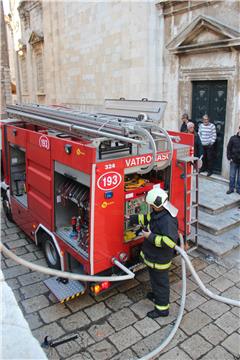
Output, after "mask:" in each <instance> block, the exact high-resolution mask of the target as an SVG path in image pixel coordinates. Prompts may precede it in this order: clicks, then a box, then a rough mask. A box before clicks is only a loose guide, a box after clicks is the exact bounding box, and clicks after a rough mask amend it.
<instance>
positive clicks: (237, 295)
mask: <svg viewBox="0 0 240 360" xmlns="http://www.w3.org/2000/svg"><path fill="white" fill-rule="evenodd" d="M221 295H222V296H225V297H228V298H230V299H235V300H240V289H239V288H238V287H237V286H232V287H231V288H229V289H227V290H226V291H224V292H223V293H222V294H221Z"/></svg>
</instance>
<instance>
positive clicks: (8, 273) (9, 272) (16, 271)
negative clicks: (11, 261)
mask: <svg viewBox="0 0 240 360" xmlns="http://www.w3.org/2000/svg"><path fill="white" fill-rule="evenodd" d="M26 273H29V269H28V268H26V267H25V266H22V265H17V266H13V267H11V268H9V269H4V271H3V274H4V278H5V280H8V279H12V278H16V277H18V276H19V275H22V274H26ZM20 277H21V276H20Z"/></svg>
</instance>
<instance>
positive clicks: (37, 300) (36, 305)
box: [22, 295, 49, 314]
mask: <svg viewBox="0 0 240 360" xmlns="http://www.w3.org/2000/svg"><path fill="white" fill-rule="evenodd" d="M48 305H49V301H48V299H47V298H46V296H44V295H40V296H35V297H33V298H31V299H27V300H23V301H22V306H23V308H24V310H25V312H26V313H27V314H29V313H32V312H34V311H38V310H40V309H43V308H45V307H46V306H48Z"/></svg>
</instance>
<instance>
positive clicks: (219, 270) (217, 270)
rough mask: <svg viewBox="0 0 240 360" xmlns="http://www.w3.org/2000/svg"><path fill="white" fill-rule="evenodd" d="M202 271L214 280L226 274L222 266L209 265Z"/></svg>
mask: <svg viewBox="0 0 240 360" xmlns="http://www.w3.org/2000/svg"><path fill="white" fill-rule="evenodd" d="M203 271H204V272H205V273H207V274H208V275H210V276H212V277H213V278H215V279H216V278H218V277H219V276H221V275H223V274H225V273H226V272H227V269H226V268H225V267H224V266H220V265H218V264H211V265H209V266H207V267H206V268H205V269H204V270H203Z"/></svg>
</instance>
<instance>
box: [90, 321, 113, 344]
mask: <svg viewBox="0 0 240 360" xmlns="http://www.w3.org/2000/svg"><path fill="white" fill-rule="evenodd" d="M88 332H89V334H90V335H91V336H92V337H93V339H94V340H95V341H101V340H103V339H105V338H106V337H108V336H110V335H112V334H113V333H114V329H113V328H112V327H111V326H110V325H109V324H108V322H107V321H104V322H103V323H101V324H94V325H92V326H91V327H90V328H89V329H88Z"/></svg>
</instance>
